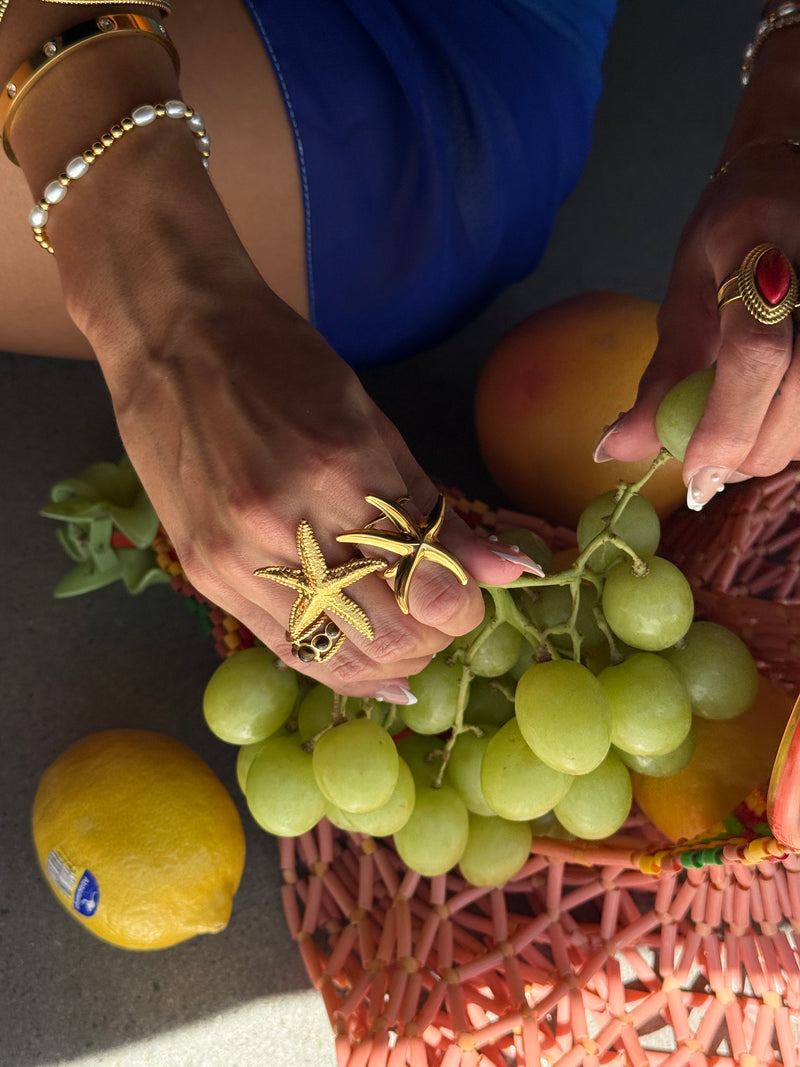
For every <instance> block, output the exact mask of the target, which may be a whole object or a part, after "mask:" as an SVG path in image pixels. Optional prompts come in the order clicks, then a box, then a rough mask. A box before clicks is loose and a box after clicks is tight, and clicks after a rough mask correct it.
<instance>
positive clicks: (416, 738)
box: [397, 733, 444, 788]
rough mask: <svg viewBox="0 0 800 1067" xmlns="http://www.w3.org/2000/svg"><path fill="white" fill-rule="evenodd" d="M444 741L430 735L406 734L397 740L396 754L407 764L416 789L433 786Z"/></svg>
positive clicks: (440, 760) (440, 761)
mask: <svg viewBox="0 0 800 1067" xmlns="http://www.w3.org/2000/svg"><path fill="white" fill-rule="evenodd" d="M443 748H444V741H442V739H441V738H440V737H436V736H435V735H432V734H415V733H407V734H405V735H404V736H401V737H399V738H398V739H397V754H398V756H399V757H400V758H401V759H402V760H403V761H404V762H405V763H407V764H408V768H409V770H410V771H411V775H412V777H413V779H414V781H415V782H416V784H417V787H418V788H419V787H421V786H426V785H428V786H429V785H433V782H434V779H435V778H436V776H437V775H438V773H439V768H440V767H441V766H442V759H441V755H438V756H437V755H434V753H436V752H438V753H441V752H442V750H443Z"/></svg>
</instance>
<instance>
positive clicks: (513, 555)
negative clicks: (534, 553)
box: [492, 545, 544, 578]
mask: <svg viewBox="0 0 800 1067" xmlns="http://www.w3.org/2000/svg"><path fill="white" fill-rule="evenodd" d="M506 547H507V551H505V552H501V551H500V549H499V548H493V549H492V555H493V556H497V558H498V559H503V560H505V561H506V563H514V564H516V566H517V567H521V568H522V570H523V571H525V573H526V574H535V575H537V576H538V577H539V578H543V577H544V571H543V570H542V568H541V567H540V566H539V564H538V563H537V562H536V560H535V559H531V557H530V556H526V555H525V553H524V552H522V551H520V547H519V545H507V546H506Z"/></svg>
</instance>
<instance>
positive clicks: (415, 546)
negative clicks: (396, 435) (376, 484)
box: [336, 494, 469, 615]
mask: <svg viewBox="0 0 800 1067" xmlns="http://www.w3.org/2000/svg"><path fill="white" fill-rule="evenodd" d="M365 499H366V501H367V503H368V504H371V505H372V506H373V507H374V508H377V509H378V510H379V511H380V512H381V514H380V515H379V516H378V518H376V519H373V520H372V522H368V523H367V525H366V526H365V527H364V529H363V530H348V531H347V532H346V533H343V534H339V536H338V537H337V538H336V540H337V541H344V542H346V543H349V544H356V545H368V546H370V547H371V548H378V549H382V550H383V551H385V552H392V553H395V554H396V555H398V556H400V559H398V560H397V561H396V562H395V563H393V564H391V566H389V567H387V568H386V570H385V571H384V572H383V577H384V578H391V579H394V595H395V597H396V599H397V604H398V606H399V608H400V610H401V611H402V612H403V613H404V614H405V615H407V614H408V587H409V585H410V584H411V579H412V578H413V577H414V573H415V572H416V569H417V567H418V566H419V565H420V563H421V562H422V560H424V559H427V560H430V561H431V562H432V563H438V564H440V565H441V566H442V567H446V568H447V569H448V570H449V571H451V572H452V573H453V574H455V576H456V577H457V578H458V580H459V581H460V582H461V584H462V585H466V584H467V582H468V580H469V575H468V574H467V572H466V571H465V570H464V568H463V567H462V566H461V564H460V563H459V561H458V560H457V559H456V557H455V556H454V555H453V554H452V553H451V552H448V551H447V549H445V548H442V546H441V545H440V544H439V543H438V542H437V540H436V535H437V534H438V533H439V530H440V529H441V528H442V523H443V522H444V513H445V499H444V497H443V496H442V495H441V494H439V499H438V500H437V501H436V504H435V505H434V507H433V510H432V511H431V513H430V515H428V516H427V517H426V518H424V519H422V520H421V521H420V522H414V520H413V519H411V518H410V517H409V516H408V515H407V514H406V512H405V511H404V510H403V506H402V505H403V504H407V503H408V501H407V500H406V499H403V500H395V501H392V500H382V499H381V498H380V497H378V496H368V497H365ZM387 519H388V520H389V522H391V523H392V525H393V526H394V527H395V529H394V530H381V529H376V527H377V524H378V523H379V522H383V521H384V520H387Z"/></svg>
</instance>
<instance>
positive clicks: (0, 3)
mask: <svg viewBox="0 0 800 1067" xmlns="http://www.w3.org/2000/svg"><path fill="white" fill-rule="evenodd" d="M117 2H118V3H122V4H131V5H135V6H136V7H157V8H158V10H159V11H160V12H161V14H162V15H169V13H170V12H171V11H172V0H117ZM10 3H11V0H0V22H2V21H3V15H5V13H6V10H7V8H8V5H9V4H10ZM42 3H44V4H62V5H68V6H70V7H81V6H85V7H88V6H90V5H91V6H92V7H95V6H96V4H97V0H42Z"/></svg>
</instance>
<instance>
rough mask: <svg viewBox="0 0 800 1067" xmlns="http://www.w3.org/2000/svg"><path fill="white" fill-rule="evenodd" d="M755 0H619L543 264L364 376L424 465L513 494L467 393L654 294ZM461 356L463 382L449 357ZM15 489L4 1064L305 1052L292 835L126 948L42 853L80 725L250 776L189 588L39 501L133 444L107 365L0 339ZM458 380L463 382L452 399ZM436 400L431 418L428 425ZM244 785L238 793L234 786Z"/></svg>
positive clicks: (322, 1038)
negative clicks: (66, 546)
mask: <svg viewBox="0 0 800 1067" xmlns="http://www.w3.org/2000/svg"><path fill="white" fill-rule="evenodd" d="M757 14H758V5H757V4H756V3H755V2H754V0H753V2H751V0H704V2H703V3H698V2H697V0H671V2H670V3H669V4H653V3H647V4H644V3H641V2H639V0H622V2H621V4H620V13H619V18H618V22H617V24H616V27H615V30H614V34H613V38H612V42H611V47H610V50H609V53H608V59H607V74H608V78H607V89H606V92H605V96H604V99H603V102H602V105H601V107H600V112H599V116H598V123H597V134H596V142H595V147H594V150H593V153H592V156H591V159H590V162H589V165H588V167H587V170H586V173H585V175H584V177H583V179H582V181H581V183H580V185H579V187H578V188H577V190H576V191H575V193H574V194H573V196H572V197H571V199H570V200H569V202H568V203H567V205H566V206H565V208H564V209H563V212H562V214H561V216H560V218H559V221H558V223H557V226H556V229H555V233H554V235H553V240H552V243H551V247H550V250H549V252H548V254H547V256H546V259H545V261H544V263H543V264H542V266H541V267H540V268H539V270H538V271H536V273H535V274H534V275H533V276H532V277H531V278H529V279H528V280H526V281H525V282H524V283H522V284H520V285H517V286H515V287H514V288H513V289H512V290H510V291H509V292H508V293H507V294H505V295H504V296H503V297H502V298H501V299H500V300H498V301H497V303H496V304H495V305H494V306H493V307H492V308H491V309H489V311H488V312H486V313H485V314H483V315H482V316H481V317H480V319H479V320H478V321H477V322H476V323H475V324H474V325H473V326H471V327H470V328H469V329H467V330H465V331H463V333H462V334H461V335H460V336H458V337H456V338H454V339H453V341H452V342H450V343H449V344H447V345H444V346H442V348H441V349H439V350H437V352H436V353H434V354H433V357H432V358H430V357H428V356H426V357H425V358H424V359H423V358H418V359H415V360H413V361H411V363H412V364H413V365H414V366H415V367H416V368H417V372H418V373H422V375H423V377H422V381H423V382H424V386H423V388H419V385H418V384H417V385H415V386H414V388H413V391H412V389H411V387H410V384H409V383H410V382H411V381H412V379H414V380H415V381H417V382H418V381H419V379H418V377H417V374H415V375H413V376H412V375H410V374H408V373H407V370H408V365H406V366H399V367H394V368H386V369H383V370H380V371H375V372H371V373H369V374H368V375H365V380H366V382H367V384H368V387H369V388H370V390H371V391H372V392H373V394H374V395H375V397H376V398H377V399H378V401H379V402H380V403H381V404H382V405H383V407H384V408H385V410H386V411H387V413H388V414H389V415H390V416H391V417H392V418H394V420H395V421H396V423H397V424H398V425H399V427H400V429H401V430H402V431H403V432H404V434H405V436H406V438H407V440H408V441H409V442H410V444H411V445H412V448H414V449H415V451H416V452H417V455H418V457H419V458H420V460H421V461H422V462H423V464H425V465H426V466H427V467H428V469H430V470H431V471H433V472H435V473H436V474H437V475H438V476H439V477H441V478H442V479H444V480H446V481H447V482H449V483H451V484H457V485H460V486H462V487H463V488H464V489H465V490H468V491H469V492H470V493H472V494H473V495H475V496H480V497H483V498H484V499H488V500H491V501H492V502H495V503H497V502H500V501H499V493H498V491H497V490H495V489H493V487H492V485H491V481H490V480H489V478H488V476H487V474H486V473H485V471H483V469H482V467H481V464H480V459H479V456H478V453H477V449H476V446H475V443H474V439H473V432H472V424H471V396H472V391H473V388H474V383H475V376H476V373H477V370H478V368H479V366H480V364H481V362H482V360H483V359H484V358H485V356H486V354H487V353H488V351H489V349H490V348H491V346H492V344H493V343H494V341H495V340H496V339H497V338H498V337H499V336H500V335H501V334H502V333H503V332H504V331H505V330H507V329H508V328H509V327H510V326H511V325H513V324H514V323H515V322H517V321H518V320H519V319H521V318H523V317H524V316H525V315H527V314H529V313H530V312H532V311H534V310H536V309H537V308H539V307H541V306H543V305H545V304H548V303H551V302H552V301H554V300H557V299H559V298H561V297H563V296H567V295H569V294H571V293H574V292H578V291H581V290H588V289H603V288H606V289H618V290H623V291H628V292H632V293H636V294H639V295H641V296H644V297H648V298H651V299H655V300H658V299H660V298H661V296H662V295H663V292H664V288H665V285H666V280H667V276H668V272H669V268H670V262H671V257H672V254H673V251H674V248H675V244H676V241H677V237H678V234H679V231H680V228H681V226H682V224H683V222H684V220H685V218H686V216H687V214H688V212H689V210H690V209H691V207H692V205H693V203H694V200H695V198H696V195H697V194H698V192H699V190H700V189H701V187H702V186H703V183H704V182H705V180H706V178H707V175H708V174H709V172H710V170H711V169H712V168H713V166H714V164H715V161H716V158H717V153H718V151H719V148H720V145H721V142H722V139H723V136H724V132H725V130H726V126H727V122H728V120H729V118H730V116H731V114H732V111H733V109H734V107H735V106H736V102H737V100H738V97H739V93H740V89H739V83H738V64H739V62H740V57H741V53H742V49H743V47H744V45H745V43H746V41H747V40H748V39H749V37H750V35H751V32H752V30H753V28H754V24H755V21H756V18H757ZM454 368H457V380H456V383H455V385H454V384H453V378H452V371H453V370H454ZM0 376H1V379H2V390H1V391H0V449H1V450H2V455H3V457H4V463H3V469H4V470H5V472H6V473H5V478H6V483H5V484H6V490H7V491H6V506H5V507H6V510H5V515H4V520H3V524H2V529H1V531H0V536H2V552H0V560H2V579H0V580H1V581H2V586H3V590H4V593H3V600H4V603H5V610H6V625H7V626H8V630H7V632H6V638H5V640H4V642H3V648H2V653H1V654H0V655H1V657H2V658H1V660H0V662H2V694H3V701H4V707H3V716H2V721H3V731H2V744H3V746H4V747H5V748H6V753H7V755H6V757H5V759H4V761H3V769H2V772H0V857H2V867H1V868H0V942H2V950H1V951H0V1067H51V1065H55V1064H72V1065H75V1067H77V1065H80V1067H100V1065H104V1067H105V1065H109V1067H110V1065H114V1067H143V1065H149V1064H153V1065H158V1067H251V1065H252V1067H255V1065H256V1064H258V1065H259V1067H263V1065H264V1064H269V1065H270V1067H306V1065H309V1067H310V1065H317V1064H322V1065H325V1064H332V1063H333V1042H332V1038H331V1033H330V1029H329V1026H328V1023H327V1019H326V1018H325V1014H324V1011H323V1008H322V1002H321V1000H320V998H319V996H318V994H317V993H316V992H315V991H313V990H312V989H310V988H309V983H308V980H307V978H306V975H305V971H304V969H303V965H302V963H301V960H300V957H299V954H298V952H297V951H296V948H295V945H294V944H293V942H292V940H291V939H290V937H289V936H288V934H287V932H286V928H285V924H284V919H283V914H282V911H281V907H280V874H279V869H278V862H277V852H276V848H275V843H274V841H273V840H271V839H270V838H269V837H268V836H267V835H265V834H264V833H262V832H261V831H259V830H258V829H257V828H256V827H255V826H254V825H253V824H252V822H251V821H250V820H249V818H248V817H247V815H246V812H243V814H244V815H245V825H246V827H247V836H248V846H249V855H248V861H247V868H246V871H245V876H244V880H243V882H242V886H241V889H240V891H239V894H238V896H237V898H236V901H235V906H234V912H233V917H232V920H231V923H230V925H229V927H228V929H227V930H226V931H225V932H224V933H221V934H219V935H217V936H213V937H203V938H198V939H195V940H193V941H190V942H187V943H185V944H183V945H180V946H178V947H176V948H173V949H170V950H167V951H164V952H157V953H153V954H132V953H126V952H124V951H121V950H119V949H115V948H112V947H110V946H108V945H106V944H103V943H101V942H100V941H98V940H96V939H94V938H93V937H91V936H90V935H88V934H87V933H86V932H85V931H84V930H82V929H81V928H80V927H79V926H78V925H77V924H76V923H73V922H71V921H70V920H69V919H68V917H67V916H66V914H65V913H64V912H63V910H62V909H61V908H60V907H59V906H58V904H57V903H56V901H55V900H54V899H53V897H52V895H51V893H50V890H49V889H48V888H47V886H46V885H45V883H44V881H43V879H42V877H41V875H40V873H39V871H38V868H37V864H36V860H35V856H34V854H33V851H32V847H31V842H30V834H29V818H30V810H31V803H32V799H33V795H34V792H35V789H36V784H37V782H38V779H39V776H40V775H41V773H42V771H43V770H44V769H45V767H46V766H47V765H48V764H49V763H50V762H51V760H52V759H54V758H55V756H56V755H58V753H60V752H61V751H62V750H63V749H64V748H66V747H67V745H69V744H70V743H71V742H72V741H73V740H75V739H77V738H78V737H81V736H83V735H85V734H88V733H90V732H92V731H94V730H97V729H100V728H104V727H109V726H112V727H113V726H138V727H142V728H153V729H160V730H163V731H165V732H168V733H171V734H174V735H175V736H177V737H180V738H182V739H183V740H184V741H186V742H188V743H189V744H190V745H191V746H193V747H194V748H195V749H196V751H197V752H199V753H200V754H201V755H202V756H203V757H204V758H205V759H206V760H207V761H208V762H209V763H210V764H211V765H212V767H214V769H215V770H216V771H217V772H218V773H219V774H220V776H221V777H222V778H223V780H224V781H225V782H226V784H228V786H229V787H230V788H231V790H232V792H234V794H235V795H236V786H235V781H234V777H233V752H232V750H231V749H230V748H228V747H227V746H225V745H223V744H222V743H221V742H218V741H216V740H215V739H214V738H213V737H211V736H210V735H209V733H208V731H207V729H206V727H205V725H204V723H203V721H202V716H201V713H200V698H201V694H202V690H203V687H204V685H205V682H206V680H207V678H208V677H209V675H210V673H211V671H212V670H213V669H214V667H215V666H216V663H217V662H218V661H217V659H216V655H215V653H214V650H213V648H212V647H211V645H210V643H209V642H208V641H207V639H205V638H203V637H202V636H201V634H200V633H199V630H198V628H197V624H196V622H195V620H194V619H193V617H192V616H191V615H190V614H189V612H188V611H187V610H186V606H185V605H184V603H183V602H182V599H181V598H179V597H177V596H175V595H174V594H173V593H171V592H170V591H169V590H168V589H165V588H158V589H154V590H151V591H149V592H147V593H145V594H143V595H142V596H141V597H139V598H132V597H130V596H128V594H127V593H125V591H124V590H123V588H122V586H121V585H120V586H118V587H110V588H107V589H105V590H103V591H100V592H97V593H94V594H91V595H88V596H85V597H81V598H77V599H73V600H66V601H56V600H54V599H53V598H52V597H51V595H50V591H51V589H52V587H53V585H54V584H55V582H56V581H57V580H58V578H59V577H61V575H62V574H63V573H65V571H66V570H67V569H68V566H69V561H68V560H67V558H66V556H64V555H63V554H62V551H61V549H60V548H59V546H58V545H57V543H56V541H55V538H54V528H53V526H52V525H51V524H50V523H48V522H47V521H45V520H44V519H41V518H39V517H38V515H37V511H38V509H39V507H40V506H41V505H42V504H44V503H45V502H46V500H47V494H48V490H49V487H50V486H51V484H53V483H54V482H55V481H57V480H59V479H60V478H62V477H65V476H70V475H75V474H77V473H78V472H79V471H80V470H81V469H82V467H83V466H85V465H87V464H88V463H90V462H94V461H96V460H101V459H116V458H118V455H119V452H120V446H119V443H118V440H117V436H116V431H115V427H114V422H113V418H112V414H111V409H110V406H109V403H108V399H107V395H106V392H105V388H104V385H103V382H102V380H101V378H100V375H99V373H98V371H97V368H96V367H94V366H92V365H84V364H71V363H63V362H58V361H49V360H42V359H31V358H23V357H19V356H15V355H11V354H5V355H0ZM445 392H446V396H447V403H446V404H444V405H442V404H441V396H442V395H443V393H445ZM434 415H436V416H437V418H439V417H444V420H445V425H444V427H443V428H442V427H441V423H439V431H438V432H437V434H436V436H435V438H434V435H432V434H431V433H430V430H429V427H430V426H431V425H434V423H435V420H434V419H433V416H434ZM237 799H238V796H237Z"/></svg>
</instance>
